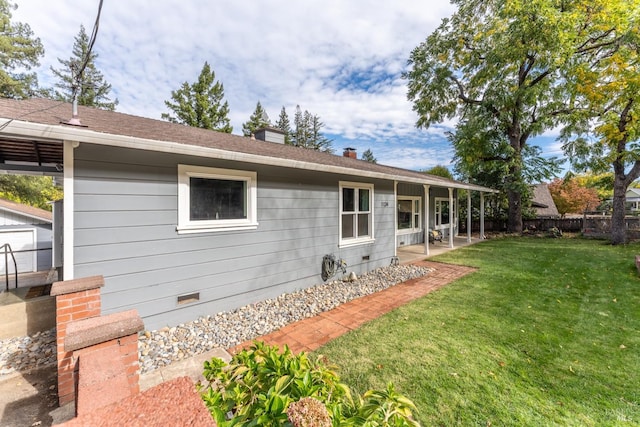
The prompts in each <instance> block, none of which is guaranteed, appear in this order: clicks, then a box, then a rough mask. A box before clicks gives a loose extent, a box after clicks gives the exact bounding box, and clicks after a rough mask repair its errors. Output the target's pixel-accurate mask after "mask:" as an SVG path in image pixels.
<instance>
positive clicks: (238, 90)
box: [14, 0, 453, 169]
mask: <svg viewBox="0 0 640 427" xmlns="http://www.w3.org/2000/svg"><path fill="white" fill-rule="evenodd" d="M97 7H98V1H97V0H96V1H93V2H87V1H80V0H61V1H56V2H52V1H50V0H29V1H25V2H21V4H20V5H19V8H18V9H17V10H16V11H15V13H14V20H15V21H20V22H24V23H28V24H29V25H30V26H31V27H32V29H33V31H34V32H35V35H36V36H38V37H40V38H41V40H42V42H43V44H44V47H45V51H46V56H45V57H44V58H43V59H42V61H41V62H42V66H41V67H40V68H39V70H38V74H39V77H40V82H41V84H42V85H44V86H47V85H48V86H50V85H52V84H53V83H54V80H53V77H52V76H51V73H50V71H49V67H50V66H54V67H56V68H57V67H58V66H59V63H58V61H57V58H58V57H60V58H63V59H67V58H69V56H70V50H71V46H72V45H73V39H74V37H75V35H76V34H77V33H78V30H79V27H80V25H81V24H83V25H84V26H85V28H86V30H87V32H88V33H89V34H90V33H91V30H92V28H93V23H94V20H95V14H96V12H97ZM452 11H453V8H452V6H451V5H450V4H449V2H448V1H447V0H437V1H435V2H430V4H429V5H428V6H425V5H424V3H422V2H415V1H412V0H398V1H394V2H378V1H373V0H358V1H351V2H344V1H340V0H323V1H320V0H309V1H304V2H289V1H284V0H267V1H262V2H257V3H252V4H251V5H249V4H247V3H245V2H238V1H232V0H220V1H216V2H210V1H206V0H198V1H190V2H184V1H177V0H156V1H154V2H148V1H141V0H131V1H127V2H105V3H104V7H103V10H102V16H101V20H100V28H99V33H98V38H97V42H96V45H95V51H96V52H97V53H98V55H99V57H98V61H97V65H98V68H99V69H100V70H101V71H102V73H103V74H104V76H105V79H106V80H107V81H108V82H109V83H111V85H112V95H113V96H114V97H117V98H118V99H119V101H120V104H119V106H118V111H121V112H125V113H130V114H136V115H142V116H147V117H152V118H159V117H160V114H161V113H163V112H166V108H165V106H164V101H165V100H167V99H169V97H170V93H171V91H172V90H175V89H177V88H178V87H179V85H180V84H181V83H182V82H184V81H189V82H192V81H194V80H195V79H196V78H197V76H198V74H199V72H200V70H201V68H202V65H203V63H204V62H205V61H208V62H209V63H210V64H211V66H212V68H213V70H214V71H215V72H216V77H217V79H219V80H220V81H221V82H222V83H223V84H224V88H225V98H226V99H227V100H228V102H229V106H230V109H231V114H230V118H231V121H232V124H233V126H234V130H235V131H234V133H240V132H241V128H242V122H244V121H246V120H247V119H248V117H249V115H250V114H251V113H252V112H253V109H254V108H255V105H256V102H257V101H258V100H260V101H261V103H262V105H263V106H264V107H265V108H266V109H267V111H268V113H269V115H270V117H271V118H272V120H274V121H275V120H276V119H277V116H278V114H279V112H280V108H281V107H282V106H285V107H286V108H287V111H288V113H289V116H290V118H291V119H292V118H293V113H294V111H295V110H294V109H295V105H296V104H300V106H301V107H302V109H303V110H304V109H306V110H309V111H310V112H312V113H314V114H318V115H319V116H320V117H321V119H322V121H323V122H324V123H325V124H326V127H325V131H326V132H327V133H330V134H331V135H337V136H338V137H337V138H336V140H337V141H339V142H341V141H352V142H354V143H357V144H363V146H364V145H365V144H368V146H370V147H369V148H371V149H372V150H373V151H374V154H375V155H376V157H378V159H379V161H380V162H381V163H385V164H392V165H397V166H403V167H407V168H416V169H423V168H425V167H429V166H433V165H434V164H437V163H440V164H443V163H448V162H449V161H450V158H451V150H450V148H449V146H448V144H447V143H446V141H445V140H444V138H443V128H442V127H435V128H432V129H429V130H428V131H418V130H416V129H415V121H416V116H415V113H414V112H413V111H412V109H411V103H410V102H409V101H407V98H406V85H405V81H404V80H402V79H401V78H400V73H401V72H402V70H404V69H405V68H406V61H407V59H408V57H409V54H410V52H411V50H412V49H413V48H414V47H415V46H417V45H418V44H419V43H420V42H422V41H423V40H424V39H425V38H426V37H427V36H428V35H429V33H430V32H431V31H432V30H433V29H435V27H436V26H437V25H439V23H440V20H441V19H442V18H443V17H445V16H448V15H450V14H451V12H452ZM354 79H357V80H354ZM452 125H453V123H447V124H444V126H445V128H448V127H450V126H452ZM336 148H337V149H341V147H336ZM364 149H366V148H364ZM364 149H363V150H361V151H364Z"/></svg>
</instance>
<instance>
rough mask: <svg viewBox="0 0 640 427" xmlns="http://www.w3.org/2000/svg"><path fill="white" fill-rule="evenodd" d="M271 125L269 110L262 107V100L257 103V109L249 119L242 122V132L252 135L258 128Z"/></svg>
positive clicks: (245, 134)
mask: <svg viewBox="0 0 640 427" xmlns="http://www.w3.org/2000/svg"><path fill="white" fill-rule="evenodd" d="M266 126H271V121H270V120H269V116H268V115H267V112H266V111H265V110H264V108H262V104H260V101H258V103H257V104H256V109H255V111H254V112H253V114H251V116H250V117H249V121H248V122H245V123H243V124H242V133H243V134H244V136H251V134H252V133H254V132H255V131H256V129H260V128H263V127H266Z"/></svg>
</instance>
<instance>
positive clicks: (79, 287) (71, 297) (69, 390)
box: [51, 276, 104, 406]
mask: <svg viewBox="0 0 640 427" xmlns="http://www.w3.org/2000/svg"><path fill="white" fill-rule="evenodd" d="M102 286H104V278H103V277H102V276H92V277H85V278H82V279H74V280H66V281H64V282H55V283H54V284H53V285H52V286H51V296H55V297H56V344H57V358H58V402H59V404H60V406H63V405H66V404H67V403H70V402H73V401H74V400H75V386H76V381H77V378H76V375H75V372H76V370H77V366H76V362H77V360H74V358H73V353H72V352H69V351H65V348H64V339H65V337H66V334H67V325H68V324H69V323H71V322H72V321H77V320H81V319H87V318H90V317H96V316H99V315H100V310H101V304H100V288H101V287H102Z"/></svg>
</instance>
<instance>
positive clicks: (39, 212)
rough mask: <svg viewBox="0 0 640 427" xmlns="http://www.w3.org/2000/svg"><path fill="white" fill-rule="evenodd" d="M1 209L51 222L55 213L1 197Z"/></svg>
mask: <svg viewBox="0 0 640 427" xmlns="http://www.w3.org/2000/svg"><path fill="white" fill-rule="evenodd" d="M0 211H5V212H11V213H15V214H19V215H23V216H26V217H29V218H33V219H37V220H40V221H45V222H49V223H50V222H52V221H53V215H52V214H51V212H49V211H46V210H44V209H40V208H36V207H33V206H29V205H24V204H22V203H16V202H12V201H10V200H6V199H0Z"/></svg>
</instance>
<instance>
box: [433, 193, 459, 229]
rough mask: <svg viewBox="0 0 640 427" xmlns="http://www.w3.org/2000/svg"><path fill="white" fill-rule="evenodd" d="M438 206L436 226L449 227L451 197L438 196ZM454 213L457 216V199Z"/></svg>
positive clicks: (436, 208) (436, 209)
mask: <svg viewBox="0 0 640 427" xmlns="http://www.w3.org/2000/svg"><path fill="white" fill-rule="evenodd" d="M435 202H436V207H435V214H436V217H435V224H436V228H448V227H449V210H450V209H451V206H449V199H446V198H444V197H436V200H435ZM453 211H454V212H453V215H454V217H455V200H454V206H453Z"/></svg>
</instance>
